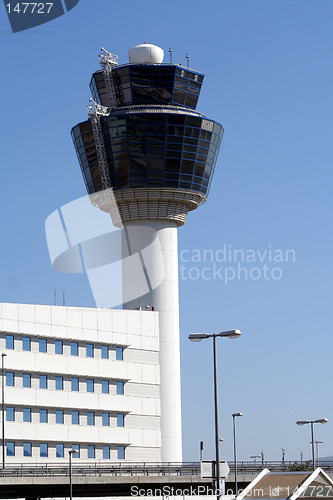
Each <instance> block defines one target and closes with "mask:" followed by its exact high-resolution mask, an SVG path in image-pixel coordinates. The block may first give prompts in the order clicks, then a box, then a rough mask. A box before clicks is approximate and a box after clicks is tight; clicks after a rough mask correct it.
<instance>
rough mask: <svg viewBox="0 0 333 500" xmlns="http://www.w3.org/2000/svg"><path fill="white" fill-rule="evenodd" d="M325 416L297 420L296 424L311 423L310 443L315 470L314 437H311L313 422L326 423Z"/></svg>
mask: <svg viewBox="0 0 333 500" xmlns="http://www.w3.org/2000/svg"><path fill="white" fill-rule="evenodd" d="M327 422H328V420H327V418H318V419H317V420H297V422H296V424H297V425H306V424H311V444H312V468H313V470H315V468H316V465H315V453H314V439H313V424H326V423H327Z"/></svg>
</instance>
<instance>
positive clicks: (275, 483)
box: [237, 467, 333, 500]
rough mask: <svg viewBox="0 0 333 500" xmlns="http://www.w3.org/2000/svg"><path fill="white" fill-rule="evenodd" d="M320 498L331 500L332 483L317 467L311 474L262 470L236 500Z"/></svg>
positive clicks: (332, 495) (332, 492)
mask: <svg viewBox="0 0 333 500" xmlns="http://www.w3.org/2000/svg"><path fill="white" fill-rule="evenodd" d="M320 497H323V498H329V499H333V481H332V479H331V478H330V477H329V476H328V475H327V474H326V472H324V471H323V470H322V469H321V468H319V467H318V468H317V469H316V470H315V471H313V472H306V471H300V472H270V471H269V470H268V469H264V470H263V471H261V473H260V474H259V475H258V476H257V477H256V478H255V479H254V480H253V481H252V482H251V483H250V484H249V485H248V486H247V487H246V488H245V489H244V490H243V491H242V492H241V493H240V494H239V495H238V496H237V500H243V499H246V498H251V499H259V498H260V499H261V500H265V499H268V498H279V499H284V500H296V499H297V498H302V499H305V500H306V499H313V498H320Z"/></svg>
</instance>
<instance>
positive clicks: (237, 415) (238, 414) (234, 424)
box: [232, 412, 243, 497]
mask: <svg viewBox="0 0 333 500" xmlns="http://www.w3.org/2000/svg"><path fill="white" fill-rule="evenodd" d="M242 416H243V413H240V412H239V413H233V414H232V424H233V429H234V469H235V496H236V497H237V495H238V485H237V458H236V417H242Z"/></svg>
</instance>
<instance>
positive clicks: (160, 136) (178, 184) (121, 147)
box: [73, 113, 223, 194]
mask: <svg viewBox="0 0 333 500" xmlns="http://www.w3.org/2000/svg"><path fill="white" fill-rule="evenodd" d="M103 123H105V126H106V127H107V128H106V130H105V133H106V134H107V135H106V137H107V139H108V140H107V144H108V149H109V150H110V151H111V153H112V163H111V164H110V167H111V171H110V174H111V181H112V184H113V187H114V188H115V189H120V188H128V187H158V186H165V187H175V188H184V189H191V190H194V191H199V192H201V193H203V194H207V193H208V190H209V186H210V182H211V179H212V173H213V170H214V167H215V163H216V160H217V154H218V150H219V145H220V142H221V137H222V133H223V130H222V127H221V126H220V125H218V124H216V123H215V122H212V121H211V120H207V119H203V118H202V117H193V116H186V115H172V114H170V115H167V114H165V113H154V114H152V113H145V114H144V115H140V114H137V115H135V114H131V115H128V116H125V115H124V116H121V115H120V116H119V115H118V116H112V115H111V116H110V117H108V118H107V119H106V120H105V122H103ZM82 126H83V124H80V126H78V128H76V131H75V134H78V135H79V136H80V127H81V128H82ZM87 127H88V128H89V125H87ZM126 129H127V136H126V135H125V134H123V132H124V131H126ZM73 131H74V129H73ZM88 133H89V134H91V130H90V131H89V132H88V131H86V132H83V134H88ZM142 136H143V137H146V139H140V137H142ZM82 137H83V136H82ZM74 140H75V141H78V140H79V138H77V139H74ZM81 140H82V138H81ZM138 141H139V142H138ZM84 143H85V146H84V147H88V145H86V137H85V136H84ZM91 147H94V144H92V145H91ZM82 151H83V150H82V149H81V152H82ZM80 154H81V153H79V159H80V164H81V168H82V173H83V174H84V176H86V175H87V171H88V170H89V169H92V168H94V172H95V173H97V174H96V175H97V177H96V176H95V177H94V179H93V180H92V178H91V176H90V177H89V179H90V180H89V179H88V178H87V179H86V181H87V182H86V185H87V189H88V191H89V192H94V191H97V190H99V189H100V188H101V181H100V177H99V173H98V170H96V168H95V163H94V166H92V165H91V164H90V163H89V162H88V164H87V162H86V160H85V159H84V158H83V157H82V158H81V156H80ZM84 155H85V153H84ZM124 159H126V161H124ZM83 163H84V165H83Z"/></svg>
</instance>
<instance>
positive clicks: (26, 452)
mask: <svg viewBox="0 0 333 500" xmlns="http://www.w3.org/2000/svg"><path fill="white" fill-rule="evenodd" d="M23 456H24V457H32V444H31V443H23Z"/></svg>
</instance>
